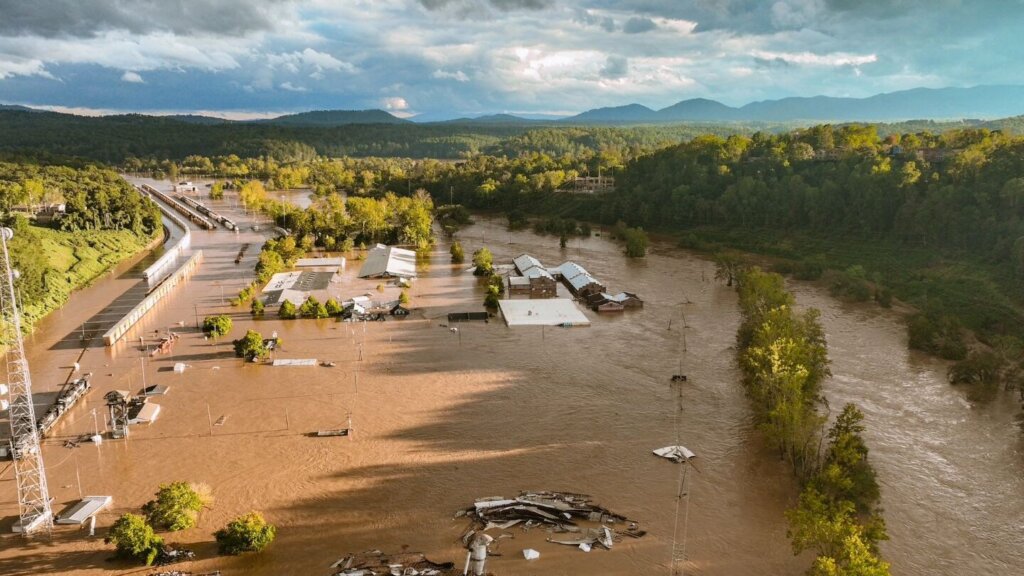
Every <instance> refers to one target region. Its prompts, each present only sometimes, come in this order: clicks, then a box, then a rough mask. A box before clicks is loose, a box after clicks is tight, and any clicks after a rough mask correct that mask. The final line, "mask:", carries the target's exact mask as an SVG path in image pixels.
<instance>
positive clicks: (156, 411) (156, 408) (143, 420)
mask: <svg viewBox="0 0 1024 576" xmlns="http://www.w3.org/2000/svg"><path fill="white" fill-rule="evenodd" d="M159 416H160V405H159V404H153V403H152V402H146V404H144V405H143V406H142V409H141V410H139V413H138V415H137V416H135V418H132V419H131V420H129V421H128V423H129V424H149V423H150V422H153V421H154V420H156V419H157V417H159Z"/></svg>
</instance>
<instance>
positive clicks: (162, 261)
mask: <svg viewBox="0 0 1024 576" xmlns="http://www.w3.org/2000/svg"><path fill="white" fill-rule="evenodd" d="M140 190H141V188H140ZM143 193H145V192H143ZM155 204H156V206H157V208H159V209H160V212H162V213H163V215H164V216H166V217H167V219H168V220H170V221H171V222H172V223H174V225H176V226H177V227H178V228H181V229H182V230H183V231H184V234H183V235H182V237H181V238H180V239H179V240H178V242H177V243H175V244H173V245H172V246H170V247H166V248H165V250H166V251H165V252H164V254H163V256H161V257H160V258H159V259H157V261H156V262H154V263H152V264H151V265H150V266H149V268H146V269H145V270H143V272H142V277H143V278H144V279H145V280H146V282H149V283H152V282H153V279H154V278H157V277H158V275H159V272H160V271H161V270H163V269H164V268H166V267H167V265H168V264H170V263H171V262H174V261H175V260H177V259H178V256H180V255H181V252H182V251H183V250H187V249H188V247H189V246H191V245H192V230H191V229H190V228H189V227H188V224H185V222H183V221H182V220H181V218H178V217H177V216H176V215H175V214H174V212H171V211H170V210H168V209H167V208H165V207H164V205H163V204H161V203H159V202H156V203H155Z"/></svg>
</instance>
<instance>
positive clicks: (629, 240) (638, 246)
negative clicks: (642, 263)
mask: <svg viewBox="0 0 1024 576" xmlns="http://www.w3.org/2000/svg"><path fill="white" fill-rule="evenodd" d="M625 235H626V256H629V257H630V258H643V257H644V256H646V255H647V244H648V239H647V232H644V231H643V230H642V229H640V228H626V230H625Z"/></svg>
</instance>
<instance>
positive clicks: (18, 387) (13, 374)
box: [0, 228, 53, 536]
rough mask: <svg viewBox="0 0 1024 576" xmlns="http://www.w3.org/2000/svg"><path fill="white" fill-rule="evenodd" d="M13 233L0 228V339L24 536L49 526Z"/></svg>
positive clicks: (51, 522)
mask: <svg viewBox="0 0 1024 576" xmlns="http://www.w3.org/2000/svg"><path fill="white" fill-rule="evenodd" d="M13 237H14V231H12V230H11V229H10V228H0V248H2V250H0V260H2V262H0V273H3V274H4V278H3V280H0V310H2V312H3V322H2V325H3V341H4V342H5V343H6V344H7V353H6V366H7V382H8V385H7V394H8V400H9V402H10V412H9V417H10V421H11V446H12V454H11V455H12V456H13V458H14V476H15V479H16V481H17V484H18V512H19V515H20V517H21V521H20V523H19V524H18V526H17V527H16V529H20V531H21V532H22V533H23V534H25V535H26V536H28V535H30V534H32V533H33V532H38V531H45V532H47V533H49V532H50V531H51V530H52V529H53V513H52V511H51V510H50V493H49V491H48V490H47V489H46V471H45V470H44V469H43V453H42V450H41V448H40V446H39V431H38V429H37V427H36V409H35V405H34V404H33V403H32V378H31V376H30V375H29V371H28V360H27V359H26V358H25V343H24V342H23V341H22V338H21V314H20V313H19V311H18V301H17V299H16V298H15V292H14V280H15V278H16V277H17V271H15V270H14V269H13V268H12V267H11V259H10V254H8V252H7V241H8V240H10V239H11V238H13Z"/></svg>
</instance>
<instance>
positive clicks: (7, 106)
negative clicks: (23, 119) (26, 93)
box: [0, 104, 45, 112]
mask: <svg viewBox="0 0 1024 576" xmlns="http://www.w3.org/2000/svg"><path fill="white" fill-rule="evenodd" d="M0 110H10V111H11V112H45V110H36V109H35V108H29V107H28V106H21V105H19V104H0Z"/></svg>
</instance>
